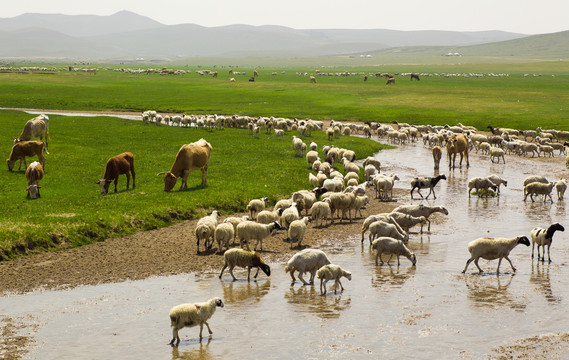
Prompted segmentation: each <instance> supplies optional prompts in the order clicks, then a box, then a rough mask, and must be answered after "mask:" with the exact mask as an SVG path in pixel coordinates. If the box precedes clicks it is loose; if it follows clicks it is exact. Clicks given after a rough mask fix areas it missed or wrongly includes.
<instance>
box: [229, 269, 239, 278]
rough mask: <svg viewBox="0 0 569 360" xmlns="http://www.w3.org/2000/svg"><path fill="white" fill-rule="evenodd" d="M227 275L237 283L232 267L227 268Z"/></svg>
mask: <svg viewBox="0 0 569 360" xmlns="http://www.w3.org/2000/svg"><path fill="white" fill-rule="evenodd" d="M229 273H230V274H231V277H232V278H233V281H237V279H236V278H235V275H233V266H230V267H229Z"/></svg>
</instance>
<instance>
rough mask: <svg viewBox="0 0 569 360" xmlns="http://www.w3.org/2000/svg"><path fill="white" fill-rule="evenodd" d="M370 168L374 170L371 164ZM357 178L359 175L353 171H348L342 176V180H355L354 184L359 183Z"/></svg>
mask: <svg viewBox="0 0 569 360" xmlns="http://www.w3.org/2000/svg"><path fill="white" fill-rule="evenodd" d="M372 168H373V169H374V170H375V168H374V167H373V166H372ZM376 171H377V170H376ZM359 179H360V175H359V174H358V173H355V172H353V171H350V172H348V173H347V174H346V176H344V182H346V183H347V182H348V181H350V180H355V181H356V185H355V186H357V185H358V184H359Z"/></svg>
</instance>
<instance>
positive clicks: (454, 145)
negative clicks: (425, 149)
mask: <svg viewBox="0 0 569 360" xmlns="http://www.w3.org/2000/svg"><path fill="white" fill-rule="evenodd" d="M447 154H448V167H449V169H450V168H451V167H452V168H455V160H456V154H460V163H459V167H462V158H463V157H465V158H466V167H469V166H470V162H469V161H468V138H467V137H466V136H465V135H464V134H455V135H452V136H451V137H450V138H449V139H448V140H447Z"/></svg>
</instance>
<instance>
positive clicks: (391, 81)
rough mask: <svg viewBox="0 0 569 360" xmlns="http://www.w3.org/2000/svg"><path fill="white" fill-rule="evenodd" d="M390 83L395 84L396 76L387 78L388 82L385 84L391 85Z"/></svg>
mask: <svg viewBox="0 0 569 360" xmlns="http://www.w3.org/2000/svg"><path fill="white" fill-rule="evenodd" d="M389 84H395V78H394V77H389V78H388V79H387V82H386V83H385V85H389Z"/></svg>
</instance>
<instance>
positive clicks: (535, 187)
mask: <svg viewBox="0 0 569 360" xmlns="http://www.w3.org/2000/svg"><path fill="white" fill-rule="evenodd" d="M554 186H555V183H554V182H550V183H549V184H543V183H540V182H537V181H535V182H532V183H529V184H527V185H526V186H524V201H526V199H527V197H528V195H529V197H530V199H531V202H534V200H533V196H534V195H545V196H544V197H543V202H545V201H547V197H548V196H549V200H551V202H553V198H551V190H553V187H554Z"/></svg>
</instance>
